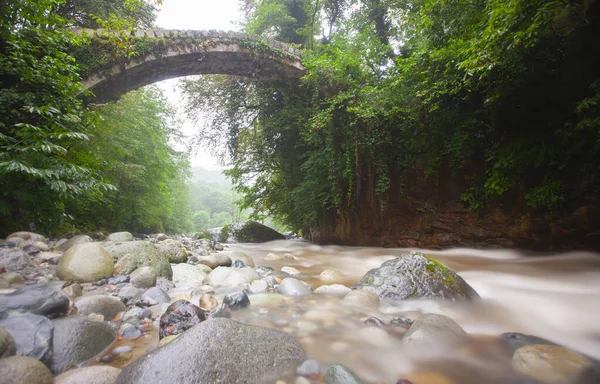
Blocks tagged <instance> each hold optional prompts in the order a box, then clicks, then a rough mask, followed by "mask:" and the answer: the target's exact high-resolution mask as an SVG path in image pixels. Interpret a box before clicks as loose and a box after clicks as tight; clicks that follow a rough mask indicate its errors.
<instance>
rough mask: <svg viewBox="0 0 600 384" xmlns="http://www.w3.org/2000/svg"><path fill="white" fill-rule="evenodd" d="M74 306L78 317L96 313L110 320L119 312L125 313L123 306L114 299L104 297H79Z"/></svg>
mask: <svg viewBox="0 0 600 384" xmlns="http://www.w3.org/2000/svg"><path fill="white" fill-rule="evenodd" d="M75 306H76V307H77V309H78V313H79V314H80V315H90V314H92V313H97V314H100V315H102V316H104V318H105V319H107V320H112V319H114V318H115V316H117V315H118V314H119V313H120V312H125V309H126V308H125V304H123V302H121V300H119V299H118V298H116V297H113V296H105V295H89V296H81V297H78V298H77V299H75Z"/></svg>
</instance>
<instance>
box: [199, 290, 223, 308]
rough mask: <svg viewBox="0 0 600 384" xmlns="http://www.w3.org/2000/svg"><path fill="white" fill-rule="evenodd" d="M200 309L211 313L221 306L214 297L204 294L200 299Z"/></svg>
mask: <svg viewBox="0 0 600 384" xmlns="http://www.w3.org/2000/svg"><path fill="white" fill-rule="evenodd" d="M199 304H200V308H202V309H204V310H205V311H211V310H213V309H215V308H217V307H218V306H219V301H218V300H217V299H215V297H214V296H213V295H210V294H204V295H202V296H201V297H200V302H199Z"/></svg>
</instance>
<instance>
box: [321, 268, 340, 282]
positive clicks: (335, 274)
mask: <svg viewBox="0 0 600 384" xmlns="http://www.w3.org/2000/svg"><path fill="white" fill-rule="evenodd" d="M345 277H346V275H344V274H343V273H342V272H340V271H337V270H335V269H326V270H324V271H323V272H321V274H320V275H319V279H320V280H321V281H328V282H335V281H340V280H343V279H344V278H345Z"/></svg>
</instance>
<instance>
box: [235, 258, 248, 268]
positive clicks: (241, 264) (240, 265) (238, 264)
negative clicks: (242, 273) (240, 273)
mask: <svg viewBox="0 0 600 384" xmlns="http://www.w3.org/2000/svg"><path fill="white" fill-rule="evenodd" d="M245 266H246V264H244V262H243V261H242V260H239V259H238V260H236V261H234V262H233V263H232V264H231V267H232V268H244V267H245Z"/></svg>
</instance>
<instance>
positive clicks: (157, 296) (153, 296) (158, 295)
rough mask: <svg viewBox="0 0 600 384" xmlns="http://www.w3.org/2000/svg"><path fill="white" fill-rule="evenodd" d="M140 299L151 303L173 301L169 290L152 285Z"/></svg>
mask: <svg viewBox="0 0 600 384" xmlns="http://www.w3.org/2000/svg"><path fill="white" fill-rule="evenodd" d="M140 299H141V300H142V301H145V302H147V303H148V304H151V305H155V304H162V303H168V302H169V301H171V297H170V296H169V295H168V294H167V292H165V291H163V290H162V289H160V288H158V287H152V288H150V289H148V290H147V291H145V292H144V293H142V296H141V297H140Z"/></svg>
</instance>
